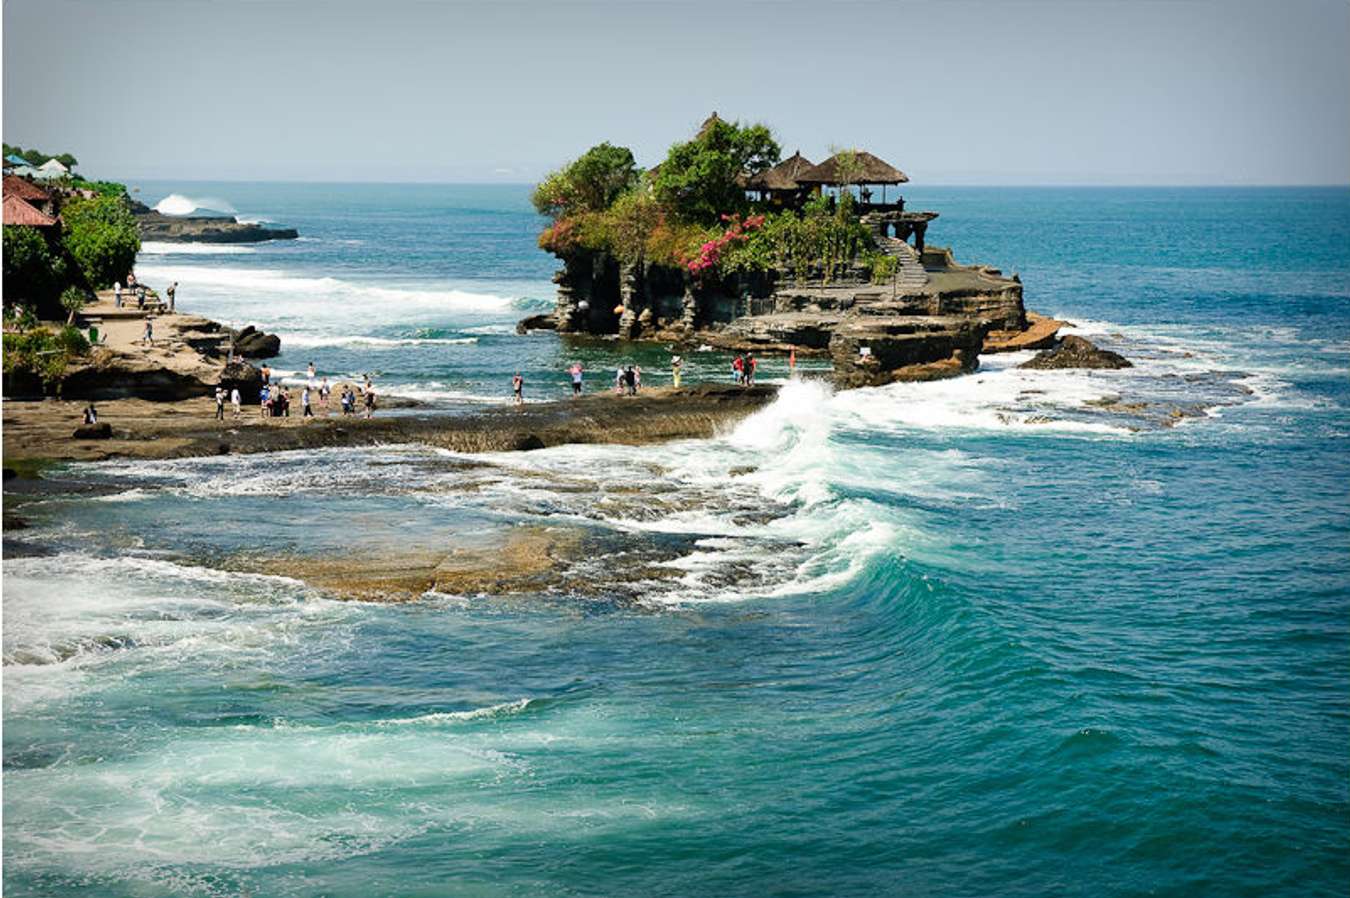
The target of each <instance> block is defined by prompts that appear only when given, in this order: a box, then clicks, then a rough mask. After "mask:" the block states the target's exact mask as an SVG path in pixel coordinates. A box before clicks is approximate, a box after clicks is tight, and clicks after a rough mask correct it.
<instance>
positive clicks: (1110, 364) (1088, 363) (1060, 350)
mask: <svg viewBox="0 0 1350 898" xmlns="http://www.w3.org/2000/svg"><path fill="white" fill-rule="evenodd" d="M1018 367H1019V368H1034V369H1037V370H1054V369H1059V368H1132V367H1134V365H1133V364H1132V363H1131V362H1130V360H1129V359H1127V358H1125V357H1124V356H1123V355H1120V354H1119V353H1116V352H1111V351H1110V350H1109V349H1098V348H1097V347H1096V346H1095V345H1094V344H1093V343H1092V342H1091V341H1089V340H1085V339H1083V338H1082V337H1077V336H1072V335H1070V336H1068V337H1065V338H1064V339H1063V340H1061V341H1060V343H1059V345H1058V346H1056V347H1055V348H1054V349H1049V350H1046V351H1044V352H1041V353H1038V354H1037V355H1036V357H1035V358H1033V359H1031V360H1030V361H1028V362H1023V363H1022V364H1021V365H1018Z"/></svg>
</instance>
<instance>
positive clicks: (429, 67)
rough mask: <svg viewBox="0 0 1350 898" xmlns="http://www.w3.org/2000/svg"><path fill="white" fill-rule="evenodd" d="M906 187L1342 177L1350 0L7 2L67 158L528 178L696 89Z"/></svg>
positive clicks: (14, 64)
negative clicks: (888, 166)
mask: <svg viewBox="0 0 1350 898" xmlns="http://www.w3.org/2000/svg"><path fill="white" fill-rule="evenodd" d="M714 109H715V110H717V111H718V112H719V113H720V114H721V115H722V116H723V117H724V118H733V119H737V118H738V119H742V120H756V121H763V122H765V123H767V124H769V125H770V126H772V127H773V128H774V130H775V132H776V133H777V134H778V136H779V139H780V141H781V142H782V144H783V147H784V150H785V152H786V153H791V152H792V151H793V150H794V149H796V148H798V147H800V148H801V150H802V151H803V152H804V153H805V154H806V155H807V156H809V157H810V158H812V159H813V160H815V161H820V159H821V158H823V157H824V156H826V155H828V148H829V147H830V146H831V145H835V146H858V147H863V148H866V149H869V150H871V151H872V152H874V153H876V154H877V155H879V156H881V157H882V158H884V159H886V160H888V161H889V162H891V163H893V164H895V165H897V166H899V167H900V168H902V169H904V170H905V171H906V172H908V173H909V175H910V177H911V178H912V179H913V180H914V181H916V182H923V183H930V184H935V183H978V184H1027V183H1039V184H1054V183H1107V184H1119V183H1126V184H1140V183H1143V184H1148V183H1155V184H1196V183H1199V184H1234V183H1236V184H1291V183H1292V184H1308V183H1313V184H1325V183H1339V184H1344V183H1350V2H1347V0H1267V2H1246V0H1154V2H1140V0H1133V2H1105V0H1102V2H1093V0H1074V2H1038V0H943V2H930V3H919V2H896V0H892V2H830V0H813V2H806V3H796V2H773V0H762V2H737V0H720V2H705V0H698V2H673V0H667V2H654V0H646V2H643V0H629V2H566V0H538V2H527V0H497V2H486V0H459V2H440V3H433V2H408V0H378V2H375V0H370V2H360V3H356V2H334V0H312V2H261V0H253V2H244V0H241V2H228V0H214V2H211V0H82V2H68V0H4V139H5V140H6V141H7V142H10V143H19V144H22V145H23V146H25V147H28V146H36V147H38V148H40V149H44V150H47V151H49V152H55V151H62V150H68V151H70V152H73V153H75V155H76V156H78V157H79V159H80V161H81V170H82V171H84V172H85V174H87V175H89V176H104V177H120V178H155V177H165V178H198V179H260V180H262V179H304V180H365V181H390V180H413V181H494V180H496V181H528V180H534V179H536V178H537V177H538V176H539V175H540V174H541V173H542V172H544V171H546V170H547V169H549V168H551V167H554V166H556V165H557V164H559V163H560V162H563V161H565V160H566V159H568V158H570V157H572V156H575V155H576V154H577V153H579V152H581V151H583V150H584V149H585V148H586V147H588V146H590V145H591V144H593V143H598V142H599V141H601V140H610V141H612V142H614V143H620V144H626V145H628V146H630V147H632V148H633V151H634V153H635V154H636V155H637V157H638V160H639V161H640V162H642V163H645V164H652V163H654V162H656V161H659V159H660V158H661V157H662V156H663V155H664V151H665V148H666V147H667V146H668V145H669V144H670V142H671V141H673V140H676V139H679V138H683V137H685V136H687V135H688V134H689V133H691V132H692V131H693V129H694V128H696V127H697V125H698V123H699V122H700V121H702V119H703V118H704V117H705V116H706V115H707V114H708V113H709V112H711V111H712V110H714Z"/></svg>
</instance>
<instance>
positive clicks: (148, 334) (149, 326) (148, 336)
mask: <svg viewBox="0 0 1350 898" xmlns="http://www.w3.org/2000/svg"><path fill="white" fill-rule="evenodd" d="M141 339H142V340H144V341H145V345H146V346H153V345H154V343H155V324H154V320H153V319H150V318H147V319H145V334H144V335H143V336H142V337H141Z"/></svg>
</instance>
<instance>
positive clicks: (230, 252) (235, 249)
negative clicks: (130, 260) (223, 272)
mask: <svg viewBox="0 0 1350 898" xmlns="http://www.w3.org/2000/svg"><path fill="white" fill-rule="evenodd" d="M257 251H258V248H257V247H254V246H240V245H239V244H237V243H169V242H167V241H161V240H147V241H146V242H144V243H142V244H141V256H142V257H144V256H180V255H187V256H248V255H252V254H254V253H256V252H257Z"/></svg>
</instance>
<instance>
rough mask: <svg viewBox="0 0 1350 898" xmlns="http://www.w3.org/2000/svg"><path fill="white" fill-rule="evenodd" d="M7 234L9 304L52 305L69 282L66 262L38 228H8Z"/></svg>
mask: <svg viewBox="0 0 1350 898" xmlns="http://www.w3.org/2000/svg"><path fill="white" fill-rule="evenodd" d="M4 232H5V236H4V250H5V267H4V278H5V282H4V283H5V301H6V304H9V303H14V302H29V303H33V304H35V305H38V306H46V305H49V304H50V303H51V302H52V300H54V299H55V298H56V296H57V294H59V293H60V292H61V288H62V286H63V285H64V284H65V283H66V282H67V276H68V271H67V267H66V261H65V259H63V258H62V257H61V254H60V252H59V251H53V249H52V247H50V246H48V245H47V241H46V239H45V238H44V237H43V236H42V234H41V233H40V232H39V231H38V229H37V228H28V227H20V226H16V225H7V226H6V227H5V229H4Z"/></svg>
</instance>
